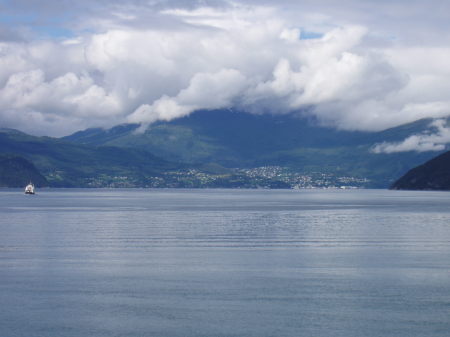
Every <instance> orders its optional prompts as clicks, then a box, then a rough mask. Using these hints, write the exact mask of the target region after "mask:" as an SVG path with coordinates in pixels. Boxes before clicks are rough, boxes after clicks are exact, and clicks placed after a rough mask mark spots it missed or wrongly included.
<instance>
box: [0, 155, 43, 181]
mask: <svg viewBox="0 0 450 337" xmlns="http://www.w3.org/2000/svg"><path fill="white" fill-rule="evenodd" d="M30 181H31V182H33V183H34V184H35V185H36V186H38V187H43V186H48V182H47V180H46V179H45V177H44V176H43V175H42V174H41V173H40V172H39V171H38V170H37V169H36V167H35V166H34V165H33V164H32V163H30V162H29V161H28V160H26V159H25V158H22V157H19V156H16V155H8V154H0V187H25V185H26V184H28V183H29V182H30Z"/></svg>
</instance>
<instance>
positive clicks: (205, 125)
mask: <svg viewBox="0 0 450 337" xmlns="http://www.w3.org/2000/svg"><path fill="white" fill-rule="evenodd" d="M429 122H430V121H429V120H422V121H418V122H415V123H411V124H408V125H404V126H401V127H397V128H394V129H389V130H386V131H383V132H375V133H369V132H351V131H339V130H335V129H329V128H324V127H318V126H314V125H311V123H310V122H309V121H307V120H305V119H300V118H295V117H292V116H272V115H252V114H246V113H239V112H234V111H230V110H217V111H199V112H196V113H194V114H192V115H190V116H188V117H184V118H180V119H176V120H174V121H171V122H159V123H155V124H153V125H151V126H150V127H149V128H148V129H147V130H146V131H145V132H143V133H139V132H137V130H138V125H136V124H129V125H120V126H118V127H114V128H112V129H109V130H103V129H88V130H85V131H80V132H77V133H75V134H73V135H71V136H68V137H65V139H66V140H70V141H73V142H77V143H80V144H90V145H111V146H118V147H124V148H133V149H135V148H139V149H145V150H148V151H150V152H152V153H154V154H156V155H158V156H160V157H162V158H164V159H166V160H170V161H181V162H188V163H217V164H219V165H222V166H225V167H260V166H267V165H274V166H283V167H288V168H290V169H292V170H294V171H296V172H303V173H311V172H329V173H335V174H340V175H351V176H355V177H361V178H368V179H370V180H371V184H370V186H372V187H387V186H389V185H390V184H391V183H392V182H393V181H394V180H395V179H396V178H398V177H399V176H401V175H402V174H404V173H405V172H406V171H407V170H409V169H410V168H411V167H414V166H415V165H418V164H419V163H421V162H423V161H425V160H428V159H429V158H431V157H432V156H434V155H436V153H433V152H424V153H416V152H405V153H396V154H375V153H372V152H371V151H370V150H371V148H372V146H373V145H374V144H376V143H379V142H383V141H400V140H402V139H404V138H406V137H407V136H409V135H411V134H412V133H417V132H420V131H422V130H424V129H425V128H426V127H427V126H428V124H429Z"/></svg>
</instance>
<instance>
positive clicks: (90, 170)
mask: <svg viewBox="0 0 450 337" xmlns="http://www.w3.org/2000/svg"><path fill="white" fill-rule="evenodd" d="M0 153H14V154H15V155H20V156H22V157H24V158H26V159H27V160H29V161H31V162H32V163H33V164H34V165H35V166H36V167H37V169H38V170H39V171H40V172H41V173H42V174H43V175H44V176H45V177H46V178H47V180H48V182H49V184H50V185H52V186H109V185H111V184H113V185H114V186H124V187H126V186H136V185H137V186H139V183H140V182H143V181H146V180H147V178H148V177H151V176H155V177H157V176H160V175H161V174H162V173H164V172H166V171H167V170H174V169H179V168H180V167H182V165H180V164H174V163H170V162H168V161H166V160H163V159H161V158H158V157H156V156H154V155H153V154H151V153H149V152H147V151H144V150H141V149H124V148H117V147H111V146H101V147H96V146H87V145H80V144H75V143H70V142H68V141H64V140H60V139H55V138H50V137H34V136H30V135H26V134H24V133H21V132H18V131H15V130H5V129H3V130H0Z"/></svg>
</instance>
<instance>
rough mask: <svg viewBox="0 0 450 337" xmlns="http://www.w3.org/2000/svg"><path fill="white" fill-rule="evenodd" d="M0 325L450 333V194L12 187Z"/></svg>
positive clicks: (151, 331)
mask: <svg viewBox="0 0 450 337" xmlns="http://www.w3.org/2000/svg"><path fill="white" fill-rule="evenodd" d="M0 304H1V306H0V335H1V336H5V337H16V336H20V337H22V336H23V337H35V336H57V337H66V336H67V337H68V336H71V337H72V336H73V337H75V336H77V337H79V336H133V337H134V336H158V337H162V336H170V337H178V336H180V337H181V336H183V337H190V336H205V337H211V336H255V337H266V336H274V337H281V336H316V337H317V336H318V337H321V336H345V337H351V336H358V337H359V336H369V337H371V336H428V337H430V336H431V337H433V336H449V335H450V193H444V192H398V191H383V190H372V191H370V190H358V191H314V190H312V191H274V190H253V191H250V190H242V191H241V190H39V191H38V194H37V195H35V196H25V195H24V194H23V193H22V191H21V190H0Z"/></svg>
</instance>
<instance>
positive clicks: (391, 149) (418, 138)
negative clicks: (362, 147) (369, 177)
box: [372, 119, 450, 153]
mask: <svg viewBox="0 0 450 337" xmlns="http://www.w3.org/2000/svg"><path fill="white" fill-rule="evenodd" d="M430 127H431V128H432V129H433V131H434V133H432V132H427V133H421V134H416V135H412V136H409V137H408V138H406V139H404V140H403V141H401V142H396V143H389V142H383V143H381V144H377V145H375V146H374V147H373V149H372V151H373V152H375V153H396V152H406V151H416V152H425V151H442V150H444V149H445V148H446V144H448V143H450V127H448V125H447V121H446V120H444V119H438V120H435V121H433V122H432V123H431V124H430Z"/></svg>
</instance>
